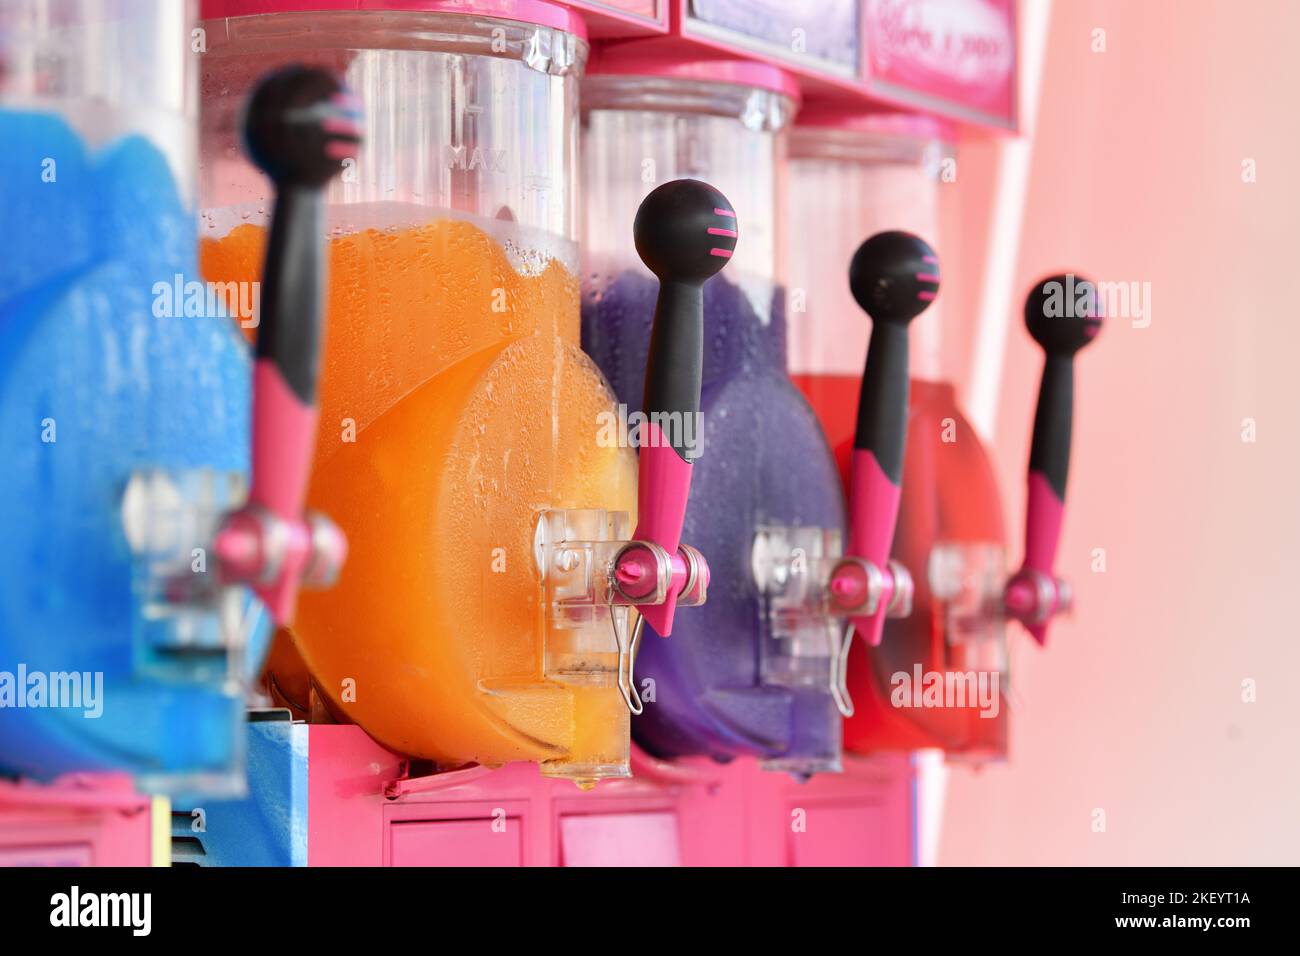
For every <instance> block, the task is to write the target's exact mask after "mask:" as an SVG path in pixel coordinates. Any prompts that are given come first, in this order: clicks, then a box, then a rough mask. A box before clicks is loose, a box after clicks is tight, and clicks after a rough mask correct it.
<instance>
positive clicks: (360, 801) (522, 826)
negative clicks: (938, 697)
mask: <svg viewBox="0 0 1300 956" xmlns="http://www.w3.org/2000/svg"><path fill="white" fill-rule="evenodd" d="M307 759H308V781H309V784H308V796H307V800H308V864H309V865H311V866H890V865H908V864H911V863H913V862H914V859H915V849H914V848H915V838H914V832H915V827H914V820H915V814H914V812H913V807H912V767H911V760H910V758H908V757H906V756H893V757H888V758H873V759H871V760H866V759H850V760H848V761H846V766H845V772H844V773H843V774H842V775H839V776H835V775H829V774H823V775H820V776H818V777H816V778H814V779H813V780H812V781H811V782H809V783H807V784H799V783H796V782H795V781H794V780H793V778H791V777H789V776H787V775H785V774H773V773H766V772H763V771H760V770H759V769H758V766H757V763H756V762H755V761H753V760H736V761H734V762H733V763H731V764H729V765H727V766H725V767H722V766H719V765H717V764H714V763H712V762H711V761H708V760H688V761H682V762H675V763H672V764H663V763H659V762H657V761H653V760H651V759H649V758H648V757H644V756H641V757H640V759H638V756H637V755H636V754H634V757H633V770H634V775H635V776H634V778H633V779H631V780H616V781H607V782H605V783H603V784H602V785H601V786H599V787H598V788H597V789H596V790H594V791H591V792H589V793H582V792H580V791H578V790H577V789H575V788H574V787H573V786H572V785H570V784H569V783H568V782H567V781H561V780H548V779H545V778H543V777H542V776H540V775H539V774H538V772H537V768H536V767H534V766H532V765H526V764H514V765H511V766H508V767H504V768H502V769H499V770H487V769H486V768H480V767H474V768H471V769H468V770H460V771H453V772H451V773H443V774H434V775H432V776H427V777H409V776H407V775H406V773H407V770H408V767H407V765H406V763H405V761H404V760H403V759H402V758H401V757H399V756H397V755H396V754H393V753H391V752H390V751H388V750H385V749H384V748H383V747H381V746H380V745H379V744H377V743H375V742H374V741H373V740H371V739H370V738H369V737H367V736H366V735H365V733H363V732H362V731H361V729H360V728H358V727H347V726H327V725H316V726H312V727H311V728H310V734H309V738H308V758H307Z"/></svg>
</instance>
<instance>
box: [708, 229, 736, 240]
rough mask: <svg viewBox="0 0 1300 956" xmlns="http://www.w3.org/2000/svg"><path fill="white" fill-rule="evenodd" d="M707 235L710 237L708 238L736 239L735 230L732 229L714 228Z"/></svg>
mask: <svg viewBox="0 0 1300 956" xmlns="http://www.w3.org/2000/svg"><path fill="white" fill-rule="evenodd" d="M709 235H710V236H730V237H731V238H732V239H735V238H736V230H734V229H716V228H715V229H710V230H709Z"/></svg>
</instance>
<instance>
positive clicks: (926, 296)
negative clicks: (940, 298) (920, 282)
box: [916, 291, 935, 302]
mask: <svg viewBox="0 0 1300 956" xmlns="http://www.w3.org/2000/svg"><path fill="white" fill-rule="evenodd" d="M934 296H935V294H934V293H933V292H925V291H922V292H918V293H917V294H916V297H917V298H918V299H920V300H921V301H922V302H933V301H934Z"/></svg>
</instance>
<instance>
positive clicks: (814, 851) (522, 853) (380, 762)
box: [0, 0, 1015, 866]
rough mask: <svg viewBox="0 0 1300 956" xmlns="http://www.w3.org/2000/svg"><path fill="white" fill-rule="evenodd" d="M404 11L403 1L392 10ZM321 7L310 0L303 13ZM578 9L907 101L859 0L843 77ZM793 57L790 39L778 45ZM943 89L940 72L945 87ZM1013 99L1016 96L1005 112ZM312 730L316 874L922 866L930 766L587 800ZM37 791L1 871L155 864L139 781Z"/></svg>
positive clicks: (545, 785)
mask: <svg viewBox="0 0 1300 956" xmlns="http://www.w3.org/2000/svg"><path fill="white" fill-rule="evenodd" d="M349 2H351V3H355V4H356V5H357V6H358V7H362V8H365V7H369V6H375V7H379V6H382V4H375V3H372V2H371V0H323V2H321V3H320V7H321V8H330V7H335V8H336V7H338V6H340V5H347V4H348V3H349ZM407 2H408V0H394V5H404V4H405V3H407ZM754 2H755V3H761V4H762V5H763V6H764V7H771V8H772V10H773V11H776V12H778V13H779V12H780V11H781V8H782V7H784V6H785V4H784V3H777V2H775V0H754ZM236 5H238V4H232V6H236ZM411 5H413V6H414V5H418V3H412V4H411ZM921 5H922V6H925V7H927V8H931V9H930V10H929V12H928V13H927V16H932V17H940V18H942V16H943V15H944V9H943V8H945V7H954V6H955V7H956V8H958V11H960V8H961V7H962V6H964V5H963V4H961V3H958V4H955V5H954V4H952V3H948V4H946V5H945V4H938V3H922V4H921ZM248 6H249V7H252V6H254V4H251V3H250V4H248ZM310 6H311V4H310V3H309V2H304V3H303V7H304V8H308V7H310ZM430 6H441V7H442V8H444V9H455V8H460V9H462V10H463V11H464V12H466V13H480V14H484V15H497V16H501V15H506V16H514V17H515V18H517V19H528V18H529V16H530V15H532V16H536V15H537V14H538V11H543V12H544V8H546V7H547V6H548V5H547V4H546V3H541V2H536V0H459V2H444V3H442V4H434V3H431V4H430ZM570 6H572V7H573V8H574V9H575V10H577V11H578V12H579V13H580V14H582V15H584V16H589V17H590V22H591V23H592V25H593V30H592V35H593V37H596V38H601V39H604V38H606V37H608V38H609V39H612V40H617V39H627V38H631V37H636V36H641V37H644V36H647V35H654V34H666V37H665V42H666V43H674V44H694V45H696V46H697V47H699V48H700V49H702V50H714V51H717V52H718V53H719V54H730V55H733V56H734V55H742V56H749V57H751V58H755V59H767V60H770V61H771V62H773V63H776V64H777V65H781V66H783V67H785V68H787V69H793V70H794V71H795V73H796V75H798V76H799V78H800V80H801V82H802V83H803V84H804V85H805V94H806V95H809V98H812V97H811V94H814V93H818V94H828V95H832V96H841V97H842V96H848V97H850V98H852V99H856V100H862V101H864V102H865V101H868V100H876V101H878V102H893V103H895V104H896V105H897V104H900V103H905V102H907V97H905V96H903V95H902V93H901V92H900V90H901V89H902V87H900V86H898V85H897V84H895V85H891V86H890V87H889V91H890V92H888V93H880V92H874V90H875V87H876V86H877V84H876V83H875V82H874V81H873V80H872V77H871V75H870V73H871V71H870V62H869V59H870V58H868V57H867V55H866V54H867V49H868V45H867V44H864V43H862V40H863V36H864V34H866V33H867V32H869V27H870V25H869V24H868V23H866V19H865V18H866V12H865V5H863V6H860V7H856V10H857V12H856V13H853V12H852V11H853V10H854V9H855V5H854V4H853V3H847V4H836V9H837V10H839V8H840V7H844V10H841V11H839V12H840V13H844V12H845V11H849V20H846V24H847V25H848V27H849V29H848V30H847V35H849V36H851V37H852V41H851V43H852V45H853V46H855V47H860V48H859V49H857V50H856V58H857V65H856V67H844V68H841V67H842V66H843V64H838V65H837V64H836V63H835V62H833V61H832V60H827V61H826V63H821V62H819V61H818V60H817V58H816V57H811V56H810V57H804V58H801V59H800V60H799V61H798V62H795V63H791V62H790V61H789V59H788V58H785V57H776V56H769V55H767V53H766V52H765V51H770V50H771V49H773V48H774V47H773V44H772V43H771V42H770V40H769V39H768V38H764V37H762V36H759V35H747V34H746V33H745V32H744V30H743V29H741V28H740V27H739V26H736V25H728V24H711V25H710V24H703V23H702V21H700V19H699V18H698V17H696V16H694V15H693V14H692V11H691V8H690V5H688V4H687V3H686V2H685V0H657V2H656V0H620V2H609V3H603V4H596V3H585V2H575V3H573V4H570ZM997 6H998V8H999V9H1002V8H1003V7H1005V8H1006V9H1007V10H1008V11H1010V13H1009V15H1008V18H1007V23H1008V24H1011V26H1009V27H1008V30H1009V31H1010V34H1009V40H1010V48H1011V50H1012V51H1013V52H1012V54H1011V59H1010V62H1011V64H1012V66H1011V67H1008V69H1007V70H1006V71H1004V72H1003V73H1000V74H999V76H998V77H997V79H998V81H999V82H1001V83H1003V84H1005V85H1006V87H1007V88H1009V89H1010V90H1012V91H1014V76H1013V74H1012V70H1013V68H1014V46H1015V44H1014V15H1013V14H1014V5H1013V3H1012V0H1005V2H999V3H998V4H997ZM787 12H788V11H787ZM758 19H760V18H755V22H757V21H758ZM776 19H777V20H778V21H779V20H780V18H779V17H777V18H776ZM850 21H851V22H850ZM839 26H840V25H839V24H838V21H837V25H836V30H835V32H836V33H837V35H846V31H844V30H841V29H840V28H839ZM876 42H877V43H878V42H880V41H879V39H877V41H876ZM787 46H788V37H784V36H783V37H782V38H781V42H780V43H778V44H776V48H784V47H787ZM871 49H874V47H871ZM1003 49H1005V47H1004V48H1003ZM898 59H899V56H898V52H897V51H895V53H894V55H893V56H892V60H893V61H894V62H895V70H896V71H897V70H899V69H902V67H901V66H899V65H898V63H897V61H898ZM827 64H829V65H827ZM903 66H905V64H903ZM932 66H933V64H932ZM824 67H825V68H824ZM894 79H896V77H894ZM942 79H943V78H942V76H939V77H938V78H937V79H936V83H939V82H940V81H941V80H942ZM993 85H994V86H997V84H996V83H994V84H993ZM913 92H915V93H916V94H917V97H916V99H917V102H925V103H927V104H928V105H929V106H930V107H933V108H935V109H937V110H938V111H939V112H943V111H944V110H945V108H946V107H945V103H949V104H950V105H951V106H952V109H951V110H950V113H951V115H953V116H954V117H956V118H958V119H963V120H967V121H969V120H970V118H971V110H970V109H969V106H968V105H967V104H963V103H961V102H959V100H960V97H958V96H953V95H950V94H951V91H950V90H947V89H939V87H938V86H936V89H935V90H934V91H933V92H935V93H936V94H938V95H937V98H936V97H934V96H931V97H926V96H925V95H924V94H925V91H924V90H919V89H917V90H914V91H913ZM881 97H884V100H883V101H882V100H881ZM1013 101H1014V97H1010V96H1009V97H1008V102H1013ZM981 106H984V107H985V109H986V110H987V111H988V112H989V113H990V114H992V113H994V112H996V110H991V109H988V107H987V104H981ZM978 121H979V122H983V123H985V124H986V125H989V126H995V127H997V126H1000V127H1014V123H1015V120H1014V116H1013V115H1010V114H1009V113H1007V114H1006V115H996V116H994V115H990V117H989V118H988V119H979V120H978ZM308 731H309V733H308V735H307V737H308V749H307V761H308V799H307V807H308V811H307V812H308V820H307V833H308V852H307V862H308V864H309V865H313V866H342V865H363V866H376V865H384V866H471V865H473V866H484V865H489V866H490V865H499V866H555V865H560V866H599V865H658V866H675V865H687V866H692V865H695V866H710V865H757V866H877V865H912V864H915V863H916V862H917V837H916V832H917V826H916V823H917V812H916V799H915V781H916V771H915V765H914V762H913V760H912V758H911V757H910V756H908V755H905V754H900V755H881V756H875V757H871V758H862V757H851V756H846V759H845V767H844V772H843V773H842V774H838V775H832V774H821V775H818V776H816V777H815V778H813V779H812V780H811V781H809V782H807V783H798V782H796V781H795V780H794V779H793V778H791V777H789V776H788V775H785V774H779V773H768V772H763V771H761V770H759V768H758V766H757V763H756V761H754V760H752V759H746V758H741V759H737V760H735V761H733V762H732V763H730V764H728V765H726V766H720V765H718V764H715V763H713V762H711V761H708V760H703V759H689V760H683V761H678V762H673V763H664V762H660V761H656V760H653V759H651V758H649V757H647V756H645V755H644V754H641V753H639V752H637V751H636V750H635V748H634V753H633V768H634V778H633V779H631V780H619V781H611V782H606V783H605V784H603V785H602V786H600V787H599V788H597V789H596V790H594V791H591V792H587V793H583V792H580V791H578V790H576V789H575V788H573V787H572V786H571V785H569V784H568V783H567V782H564V781H556V780H547V779H544V778H542V777H541V776H540V775H539V774H538V772H537V768H536V767H534V766H531V765H511V766H507V767H504V768H501V769H498V770H488V769H486V768H479V767H473V768H469V769H464V770H458V771H452V772H448V773H441V774H430V775H425V776H420V775H418V772H417V768H413V767H412V766H411V765H410V764H409V763H408V762H407V761H406V760H405V759H404V758H402V757H401V756H399V755H396V754H394V753H392V752H390V751H388V750H386V749H385V748H383V747H381V746H380V745H379V744H377V743H375V742H374V741H373V740H371V739H370V738H369V737H368V736H367V735H366V734H365V733H364V732H363V731H362V730H361V729H360V728H358V727H355V726H345V725H328V724H316V725H311V726H310V727H309V728H308ZM252 785H253V786H256V780H253V781H252ZM40 789H41V792H40V793H39V794H36V793H34V792H31V791H29V790H28V788H23V787H13V786H4V785H2V784H0V865H5V864H19V865H41V864H52V865H68V864H71V865H96V864H98V865H102V864H108V863H112V864H118V865H145V864H148V863H149V862H150V860H151V859H152V858H153V851H154V849H155V842H156V837H155V836H154V831H153V830H152V828H151V826H152V824H151V818H152V812H151V800H150V798H148V797H143V796H139V795H137V794H135V793H134V792H133V791H132V790H131V786H130V783H129V782H128V781H125V780H118V779H111V778H102V779H99V780H97V781H95V782H94V784H93V786H89V787H88V782H87V781H85V780H72V781H60V782H58V783H56V784H54V785H50V786H47V787H44V788H40Z"/></svg>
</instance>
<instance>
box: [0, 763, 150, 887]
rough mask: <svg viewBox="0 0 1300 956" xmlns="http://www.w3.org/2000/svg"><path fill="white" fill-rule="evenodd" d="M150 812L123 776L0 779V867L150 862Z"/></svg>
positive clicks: (142, 797) (128, 779) (148, 863)
mask: <svg viewBox="0 0 1300 956" xmlns="http://www.w3.org/2000/svg"><path fill="white" fill-rule="evenodd" d="M151 811H152V802H151V801H150V798H149V797H146V796H141V795H139V794H137V793H136V792H135V790H134V788H133V786H132V783H131V779H130V777H128V776H126V775H98V776H91V775H88V774H79V775H75V776H73V777H69V778H64V779H62V780H59V781H56V782H54V783H51V784H47V785H41V786H38V785H35V784H21V783H20V784H7V783H0V866H150V865H152V863H153V854H152V837H153V830H152V826H153V817H152V812H151Z"/></svg>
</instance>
